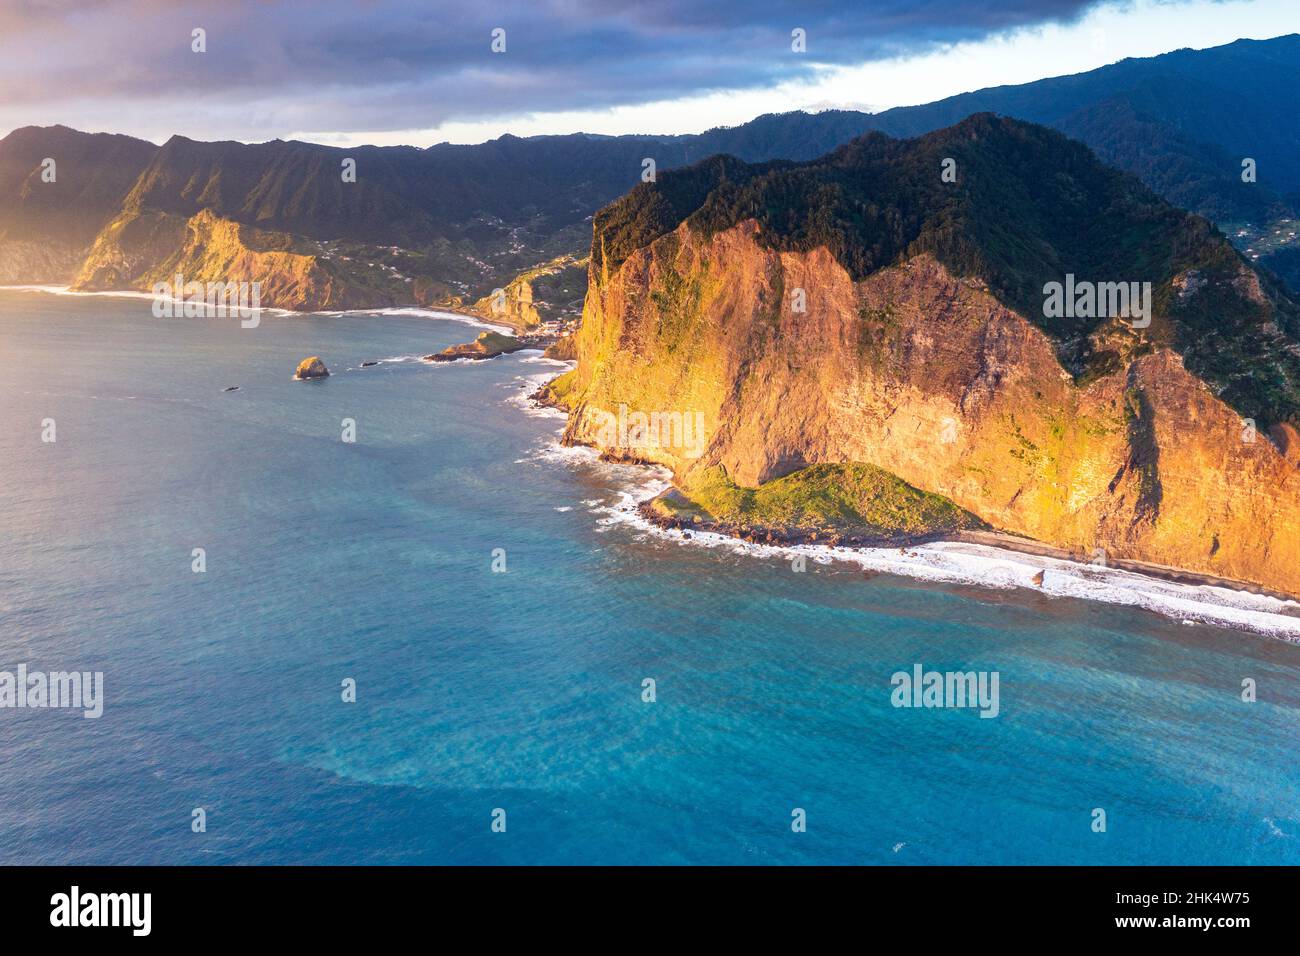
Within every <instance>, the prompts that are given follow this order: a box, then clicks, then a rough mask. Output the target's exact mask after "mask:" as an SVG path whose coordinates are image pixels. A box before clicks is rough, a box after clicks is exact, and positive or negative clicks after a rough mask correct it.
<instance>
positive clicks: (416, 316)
mask: <svg viewBox="0 0 1300 956" xmlns="http://www.w3.org/2000/svg"><path fill="white" fill-rule="evenodd" d="M149 306H150V303H149V301H148V300H145V299H140V298H131V297H109V296H86V297H80V296H69V295H54V294H49V293H42V292H35V291H15V290H2V291H0V424H2V427H0V671H11V672H12V671H14V670H15V669H16V668H17V667H18V666H19V665H26V667H27V669H28V671H29V672H30V671H73V670H75V671H84V672H102V673H103V675H104V676H103V713H102V716H100V717H99V718H97V719H87V718H85V717H84V716H83V714H82V712H81V711H80V710H75V709H55V708H0V862H3V863H39V864H56V863H77V864H131V863H143V864H165V863H177V864H185V863H212V864H219V863H222V864H224V863H240V864H270V863H277V864H278V863H310V864H337V863H430V864H441V863H447V864H491V863H525V864H544V863H550V864H577V863H614V864H635V863H648V864H675V863H704V864H777V863H794V864H811V863H864V864H889V865H904V864H1040V863H1046V864H1066V863H1082V864H1145V863H1160V864H1283V863H1297V862H1300V732H1297V727H1300V680H1298V678H1300V644H1298V643H1296V642H1295V640H1294V639H1293V636H1291V637H1289V636H1288V634H1287V633H1286V628H1285V626H1282V627H1281V628H1280V629H1279V625H1278V621H1282V622H1283V625H1285V623H1286V622H1287V621H1291V620H1293V618H1291V617H1289V616H1288V615H1292V614H1294V610H1295V609H1294V606H1293V605H1283V604H1282V603H1281V602H1271V603H1270V601H1269V599H1263V598H1260V599H1256V598H1240V599H1237V598H1235V597H1231V596H1229V597H1224V596H1222V595H1219V596H1213V595H1210V596H1208V597H1207V595H1208V594H1209V592H1208V591H1205V590H1204V589H1200V590H1198V589H1195V588H1187V587H1185V586H1181V585H1177V586H1176V585H1168V584H1163V583H1161V584H1158V585H1157V584H1153V583H1150V582H1148V583H1147V584H1142V583H1141V582H1139V583H1137V584H1134V583H1133V582H1132V581H1129V580H1127V579H1125V580H1123V581H1121V580H1120V579H1119V578H1115V583H1111V578H1109V577H1107V578H1105V582H1104V587H1105V588H1106V589H1107V594H1109V595H1110V598H1112V599H1116V600H1121V601H1122V600H1127V599H1126V598H1123V597H1120V598H1114V595H1115V594H1116V593H1121V592H1122V593H1125V594H1130V595H1131V594H1134V593H1138V594H1140V595H1145V596H1143V597H1141V599H1140V600H1137V599H1134V601H1132V602H1130V603H1128V604H1125V603H1110V602H1109V600H1106V601H1097V600H1086V599H1083V598H1082V597H1079V596H1076V592H1077V593H1079V594H1082V593H1087V592H1086V589H1084V590H1079V589H1080V588H1083V584H1084V583H1086V582H1088V581H1092V582H1093V584H1092V585H1089V586H1090V587H1091V586H1093V585H1096V581H1095V578H1096V574H1099V573H1101V572H1095V573H1093V577H1092V578H1089V577H1088V573H1084V572H1077V573H1075V572H1069V571H1068V569H1067V570H1063V571H1062V572H1061V573H1060V574H1057V573H1055V572H1049V582H1054V583H1056V584H1057V589H1056V592H1055V593H1054V592H1053V591H1052V589H1050V588H1045V589H1044V590H1042V591H1040V590H1036V589H1033V588H1027V587H1018V586H1008V585H1012V584H1016V583H1017V582H1018V580H1019V578H1018V577H1017V576H1018V575H1023V574H1024V568H1023V567H1022V565H1021V564H1020V563H1019V562H1020V561H1021V558H1019V557H1018V556H1005V555H1004V556H1003V558H1001V559H999V558H996V557H994V558H990V557H989V556H988V555H982V554H973V553H969V552H961V553H956V554H945V553H944V549H943V548H942V547H935V548H931V549H929V550H928V551H927V550H924V549H918V553H917V554H916V555H914V556H913V557H911V558H908V557H907V556H905V555H901V556H893V557H890V556H888V555H885V554H884V553H881V554H877V555H874V556H870V557H869V558H866V559H863V560H860V561H858V562H857V563H856V564H855V563H854V562H853V561H849V560H841V561H827V560H826V558H825V557H824V556H823V555H822V554H821V553H818V552H809V554H810V557H809V559H808V561H807V564H806V570H805V571H804V572H802V573H799V572H796V571H794V570H793V564H792V555H791V553H789V552H780V551H774V550H768V549H761V548H738V547H737V546H736V545H735V544H734V543H725V544H724V543H719V542H716V541H714V542H707V541H701V540H699V539H692V540H690V541H686V540H683V539H682V538H681V537H680V536H677V537H672V536H665V535H663V534H661V533H656V532H655V531H654V530H653V529H650V528H647V527H646V526H644V525H642V524H641V523H639V522H638V521H636V520H635V519H634V516H633V514H632V511H631V508H630V503H631V502H633V501H634V500H635V499H636V498H638V497H640V496H643V495H644V494H646V493H647V492H648V490H650V489H653V487H654V486H655V483H656V482H658V481H660V480H661V476H659V475H658V474H656V473H655V472H653V471H650V470H648V469H641V468H636V467H631V466H616V465H609V464H604V463H601V462H599V461H597V460H595V459H594V457H593V456H592V455H591V454H590V453H588V452H585V451H583V450H579V449H561V448H559V447H558V445H557V437H558V430H559V428H560V427H561V425H562V421H560V420H559V419H557V418H556V417H555V415H554V413H548V412H546V411H545V410H538V409H532V408H530V407H528V403H527V401H526V395H527V394H528V392H529V391H531V389H532V388H533V387H534V386H535V384H536V383H537V382H539V381H541V380H542V379H543V378H544V377H545V376H548V375H552V374H555V373H556V372H557V371H559V370H560V367H558V366H557V365H556V364H555V363H552V362H550V361H548V360H545V359H543V358H541V356H540V355H539V354H538V353H536V352H524V353H517V354H515V355H512V356H505V357H502V358H499V359H495V360H492V361H488V362H482V363H455V364H446V365H430V364H425V363H423V362H420V361H418V356H420V355H423V354H427V353H429V352H432V351H435V350H438V349H441V348H444V347H446V346H448V345H451V344H454V343H456V342H461V341H467V340H468V339H470V338H472V337H473V335H475V334H476V331H477V330H476V329H474V328H472V327H471V326H469V325H467V324H466V323H464V322H459V321H455V320H452V319H449V318H445V317H444V318H439V317H437V315H436V314H433V313H422V312H421V311H419V310H408V311H405V312H402V311H400V310H398V311H394V312H390V313H389V314H372V315H362V314H350V313H349V314H338V315H293V316H286V315H264V316H263V317H262V322H261V325H260V326H259V327H258V328H256V329H242V328H240V326H239V322H238V321H237V320H234V319H157V318H154V317H153V315H152V313H151V311H150V307H149ZM310 355H319V356H320V357H321V358H322V359H324V361H325V363H326V364H327V365H328V366H329V368H330V370H331V372H332V373H333V374H332V375H331V377H330V378H329V379H327V380H325V381H322V382H295V381H292V379H291V376H292V373H293V370H294V368H295V367H296V365H297V364H298V362H299V361H300V360H301V359H302V358H304V357H306V356H310ZM374 360H379V361H380V364H378V365H375V366H373V367H368V368H363V367H361V363H362V362H364V361H374ZM230 386H238V390H237V391H223V389H225V388H227V387H230ZM47 420H53V425H54V435H53V437H54V438H55V440H54V441H53V442H49V441H42V437H43V435H45V434H46V433H47V432H48V430H49V428H48V426H49V422H48V421H47ZM345 420H351V421H352V422H353V423H354V429H355V439H356V440H355V441H353V442H347V441H344V440H342V435H343V432H344V430H345V429H346V428H347V425H346V423H345ZM706 543H711V544H712V546H709V547H703V546H700V545H702V544H706ZM195 549H202V563H203V568H204V570H202V571H196V570H195V566H196V561H198V560H199V559H198V558H197V557H196V554H195ZM891 561H892V562H893V564H890V563H889V562H891ZM907 561H911V562H913V564H914V565H915V567H914V568H913V569H912V570H911V571H909V570H908V568H907V567H906V562H907ZM972 562H973V563H972ZM981 562H982V564H981ZM975 564H980V566H982V567H984V568H985V570H986V571H987V570H988V569H990V568H991V569H992V571H990V572H989V573H988V574H985V578H986V579H987V580H985V581H984V583H980V580H981V578H980V574H979V573H976V571H974V570H972V571H971V572H970V573H969V574H965V573H957V571H954V570H953V569H954V568H957V569H958V570H960V568H962V567H968V566H969V567H972V568H973V567H974V565H975ZM859 565H861V566H859ZM895 565H897V567H895ZM494 566H495V567H496V568H497V570H494ZM502 567H504V570H501V568H502ZM863 567H868V568H874V569H876V570H882V569H883V570H884V573H879V574H864V573H863ZM891 568H893V569H894V570H890V569H891ZM925 568H929V571H926V570H925ZM896 572H905V573H896ZM993 572H997V573H993ZM998 574H1002V575H1010V578H1009V579H1007V580H1002V579H1000V578H999V577H998ZM1081 582H1082V583H1081ZM992 585H1002V586H992ZM1096 586H1097V587H1101V586H1102V585H1096ZM1071 588H1074V590H1073V591H1072V590H1071ZM1152 594H1156V595H1157V597H1156V598H1151V599H1148V597H1149V596H1150V595H1152ZM1143 605H1145V606H1143ZM1207 607H1208V608H1210V610H1208V611H1206V610H1205V609H1206V608H1207ZM1225 607H1226V608H1227V610H1226V611H1223V610H1222V608H1225ZM1215 608H1219V609H1220V610H1219V611H1216V610H1214V609H1215ZM1162 611H1163V613H1161V612H1162ZM1202 612H1204V613H1202ZM1220 612H1221V613H1220ZM1216 615H1218V616H1217V617H1216ZM1223 615H1228V616H1229V617H1231V618H1232V619H1234V620H1239V622H1240V623H1243V624H1245V625H1246V626H1245V627H1232V628H1229V627H1224V626H1220V625H1219V624H1216V623H1214V622H1215V621H1216V620H1219V619H1221V618H1222V617H1223ZM1233 616H1235V617H1233ZM1252 628H1253V629H1252ZM917 665H920V666H921V667H922V668H923V669H924V670H926V671H931V670H933V671H938V672H949V671H952V672H970V671H974V672H978V673H984V674H996V675H997V677H998V688H999V700H998V707H997V714H996V716H994V717H987V718H986V717H981V715H980V711H979V710H978V709H975V708H972V707H934V708H927V707H896V706H894V701H893V699H892V697H893V691H894V687H893V684H892V675H894V674H896V673H899V672H903V673H911V672H912V671H913V669H914V667H916V666H917ZM647 681H653V684H647ZM349 682H355V683H354V685H352V684H350V683H349ZM1243 682H1247V683H1248V684H1252V686H1253V687H1254V688H1255V695H1256V697H1257V699H1256V700H1254V701H1253V702H1252V701H1245V700H1243ZM1252 682H1253V683H1252ZM349 686H355V701H345V700H344V697H345V696H348V687H349ZM651 689H652V690H653V694H651V692H650V691H651ZM649 696H653V700H647V699H646V698H647V697H649ZM196 811H201V813H196ZM1098 811H1101V812H1102V813H1103V814H1104V824H1105V826H1104V829H1100V827H1099V821H1101V820H1102V819H1103V817H1102V816H1100V815H1099V813H1098ZM200 821H201V823H202V826H201V827H200V826H199V822H200ZM494 823H495V824H496V825H495V826H494ZM502 823H504V829H502V826H501V824H502ZM196 830H197V831H198V832H196Z"/></svg>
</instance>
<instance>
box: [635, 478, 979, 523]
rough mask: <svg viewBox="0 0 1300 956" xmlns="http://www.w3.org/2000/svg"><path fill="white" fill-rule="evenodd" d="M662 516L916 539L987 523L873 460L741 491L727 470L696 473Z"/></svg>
mask: <svg viewBox="0 0 1300 956" xmlns="http://www.w3.org/2000/svg"><path fill="white" fill-rule="evenodd" d="M652 509H653V510H654V512H655V513H656V514H657V515H659V516H660V517H662V518H668V519H673V520H677V521H682V522H684V523H688V524H690V523H695V519H696V518H697V517H698V518H699V523H702V524H704V525H708V526H718V527H722V528H729V529H735V528H740V527H754V528H779V529H781V531H782V532H783V533H784V534H786V535H791V536H807V535H810V534H812V533H831V534H834V535H839V536H843V537H864V538H880V539H892V538H914V537H920V536H924V535H930V534H943V533H947V532H952V531H957V530H962V529H967V528H980V527H983V523H982V522H981V521H980V520H979V519H978V518H976V517H975V516H974V515H972V514H971V513H970V512H968V511H965V510H963V509H961V508H959V507H957V506H956V505H955V504H953V503H952V502H951V501H949V500H948V499H947V498H944V497H943V496H941V495H935V494H930V493H929V492H925V491H921V490H919V489H917V488H913V487H912V486H911V485H909V484H908V483H907V482H905V481H903V480H902V479H900V478H897V477H895V476H894V475H891V474H890V473H889V472H887V471H884V470H883V469H880V468H877V467H875V466H874V465H865V464H823V465H810V466H809V467H807V468H803V469H801V470H799V471H796V472H792V473H791V474H788V475H785V476H784V477H782V478H777V479H776V480H774V481H769V482H768V483H767V484H764V485H760V486H759V487H757V488H742V487H739V486H738V485H736V484H735V483H734V482H732V480H731V479H730V478H729V477H728V476H727V473H726V471H725V470H724V469H722V468H709V469H707V470H704V471H701V472H698V473H696V474H695V475H694V476H693V477H692V479H691V480H690V481H689V483H688V484H687V485H686V487H685V488H684V489H682V490H681V491H674V492H671V493H669V494H667V495H664V496H661V497H660V498H657V499H655V501H654V502H653V504H652Z"/></svg>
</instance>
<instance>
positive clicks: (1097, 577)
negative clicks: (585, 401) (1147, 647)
mask: <svg viewBox="0 0 1300 956" xmlns="http://www.w3.org/2000/svg"><path fill="white" fill-rule="evenodd" d="M546 446H549V447H546ZM529 460H531V461H539V462H558V463H561V464H564V465H567V466H569V467H574V468H584V469H590V470H595V471H597V472H598V473H599V475H600V477H602V478H604V479H606V480H610V481H612V482H614V484H615V485H616V490H615V492H614V495H613V497H612V498H606V499H588V500H584V501H583V502H582V503H583V504H584V505H585V506H587V509H588V511H589V512H590V513H592V514H595V515H597V516H598V521H597V525H598V527H599V529H600V530H609V529H610V528H612V527H616V526H624V527H626V528H628V529H629V530H631V531H634V532H635V533H636V534H637V535H638V536H644V535H653V536H654V537H656V538H660V539H662V540H666V541H671V542H674V543H677V544H681V545H683V546H688V547H690V546H693V547H703V548H724V549H726V550H727V551H729V552H731V553H732V554H737V555H744V556H747V557H753V558H759V559H773V558H775V559H778V560H782V561H789V560H791V559H792V558H794V557H795V556H796V555H803V556H804V558H805V559H806V560H808V561H809V562H812V563H814V564H822V565H826V564H831V563H833V562H836V561H839V562H843V563H846V564H851V565H856V566H857V567H860V568H862V569H863V570H864V571H876V572H882V573H886V574H896V575H900V576H902V577H908V578H913V579H916V580H921V581H930V582H934V583H936V584H956V585H968V586H978V587H987V588H994V589H998V590H1010V589H1014V588H1024V589H1026V590H1031V591H1035V592H1038V593H1040V594H1046V595H1049V596H1052V597H1064V598H1082V599H1085V600H1090V601H1100V602H1102V603H1105V604H1118V605H1126V606H1129V607H1139V608H1143V609H1145V610H1148V611H1154V612H1156V613H1158V614H1162V615H1164V616H1166V617H1170V618H1173V619H1175V620H1179V621H1182V622H1183V623H1184V624H1213V625H1218V626H1227V627H1235V628H1242V629H1245V630H1249V631H1253V632H1255V633H1259V634H1265V635H1268V636H1270V637H1276V638H1281V639H1283V640H1287V641H1291V642H1296V643H1300V616H1296V615H1297V614H1300V603H1297V602H1296V601H1291V600H1285V599H1281V598H1276V597H1271V596H1268V595H1263V594H1253V593H1251V592H1249V591H1237V590H1233V589H1232V588H1226V587H1219V586H1216V585H1210V584H1184V583H1180V582H1177V581H1167V580H1165V579H1163V578H1156V577H1151V576H1149V575H1145V574H1140V573H1137V572H1134V571H1125V570H1121V569H1119V568H1108V567H1099V566H1097V565H1093V564H1083V563H1080V562H1077V561H1069V560H1066V559H1062V558H1053V557H1045V556H1038V555H1031V554H1022V553H1021V552H1019V551H1010V550H1007V549H1004V548H998V547H994V546H991V545H983V544H969V543H966V542H960V541H937V542H932V543H930V544H923V545H916V546H912V547H906V548H897V547H889V548H851V547H833V546H831V545H819V544H796V545H771V544H751V543H749V542H747V541H742V540H740V539H739V538H734V537H731V536H728V535H723V534H718V533H716V532H711V531H696V530H693V529H687V530H679V529H675V528H661V527H660V526H659V525H657V524H655V523H654V522H653V521H650V520H649V519H647V518H646V517H645V516H643V515H642V514H641V513H640V511H639V510H638V509H639V507H640V505H641V504H642V503H643V502H646V501H649V500H650V499H651V498H653V497H655V496H656V495H658V494H660V493H661V492H663V491H664V490H666V489H667V488H669V487H670V486H671V484H672V482H671V477H672V474H671V472H670V471H668V469H666V468H660V467H658V466H642V465H627V464H621V463H613V462H605V461H601V460H600V458H599V455H598V453H597V452H596V451H595V450H594V449H591V448H585V447H568V448H565V447H561V446H560V445H559V444H558V442H554V441H548V442H544V443H543V445H542V446H539V448H538V449H537V451H536V453H535V454H534V455H533V456H532V458H531V459H529ZM687 535H689V537H687ZM1040 571H1042V572H1043V583H1042V585H1035V584H1034V583H1033V578H1034V577H1035V575H1037V574H1038V572H1040Z"/></svg>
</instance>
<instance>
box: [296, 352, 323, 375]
mask: <svg viewBox="0 0 1300 956" xmlns="http://www.w3.org/2000/svg"><path fill="white" fill-rule="evenodd" d="M329 374H330V370H329V369H327V368H326V367H325V363H324V362H322V361H321V360H320V357H319V356H316V355H313V356H311V357H310V358H305V359H303V360H302V361H301V362H299V363H298V371H296V372H294V373H293V377H294V378H296V379H298V380H299V381H306V380H307V379H313V378H329Z"/></svg>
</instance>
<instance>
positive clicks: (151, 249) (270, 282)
mask: <svg viewBox="0 0 1300 956" xmlns="http://www.w3.org/2000/svg"><path fill="white" fill-rule="evenodd" d="M178 273H179V274H181V275H182V276H184V278H185V281H186V282H204V283H206V282H249V283H251V282H258V283H260V290H261V291H260V301H261V304H262V305H263V306H264V307H276V308H284V309H302V310H317V309H349V308H363V307H370V306H375V305H379V304H393V300H392V299H391V298H389V297H387V296H386V295H385V293H384V292H383V291H382V290H376V289H373V288H370V287H367V286H365V285H362V284H359V283H357V282H355V281H353V280H351V279H348V278H345V277H344V276H342V275H340V274H339V273H338V271H337V270H335V269H334V268H332V267H331V266H329V265H328V264H325V263H322V262H321V261H320V259H319V257H318V256H316V255H313V254H308V253H305V252H303V251H301V250H300V245H299V243H298V241H297V240H296V239H295V238H294V237H292V236H288V235H285V234H283V233H275V232H268V231H266V230H261V229H256V228H254V227H252V226H245V225H241V224H240V223H237V222H232V221H230V220H229V219H222V218H220V217H218V216H216V215H214V214H213V213H212V212H211V211H209V210H207V209H204V210H202V211H200V212H198V213H196V214H195V215H193V216H191V217H189V218H188V219H184V218H182V217H179V216H174V215H171V214H168V213H161V212H134V211H132V212H127V213H123V214H122V215H121V216H118V217H117V218H116V219H114V220H113V221H112V222H111V223H109V224H108V225H107V226H106V227H105V228H104V230H103V231H102V232H101V233H100V234H99V236H98V237H97V238H96V240H95V243H94V245H93V246H92V247H91V250H90V254H89V255H88V256H87V258H86V260H85V262H84V263H83V264H82V267H81V271H80V273H79V274H78V275H77V277H76V278H75V280H74V281H73V288H74V289H77V290H80V291H98V290H110V289H138V290H141V291H148V290H150V289H151V288H152V287H153V285H154V283H156V282H172V281H173V279H174V277H175V276H176V275H177V274H178Z"/></svg>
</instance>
